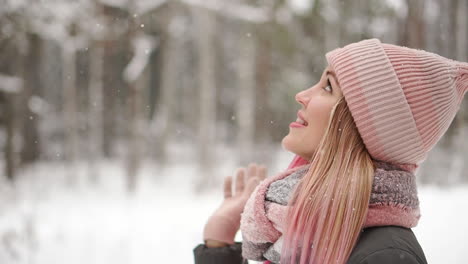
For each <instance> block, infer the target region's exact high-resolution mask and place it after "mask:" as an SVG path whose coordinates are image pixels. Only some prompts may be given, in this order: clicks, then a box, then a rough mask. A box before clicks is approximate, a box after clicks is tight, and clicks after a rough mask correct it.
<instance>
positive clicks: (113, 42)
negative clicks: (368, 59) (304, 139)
mask: <svg viewBox="0 0 468 264" xmlns="http://www.w3.org/2000/svg"><path fill="white" fill-rule="evenodd" d="M466 14H468V0H451V1H436V0H426V1H424V0H406V1H404V0H386V1H378V0H357V1H343V0H328V1H325V0H311V1H307V0H229V1H227V0H223V1H221V0H0V149H1V151H0V155H1V157H0V171H1V172H2V174H1V176H2V177H1V179H0V262H1V263H150V262H153V263H160V262H164V263H192V262H193V256H192V249H193V248H194V247H195V246H196V245H197V244H198V243H201V242H202V228H203V225H204V223H205V221H206V220H207V218H208V217H209V215H210V214H211V213H212V212H213V210H214V209H216V207H217V206H218V205H219V203H220V202H221V199H222V190H221V189H222V179H223V177H224V176H226V175H229V174H232V173H233V172H234V170H235V169H236V168H237V167H238V166H246V165H247V163H249V162H257V163H263V164H265V165H267V167H268V170H269V175H272V174H274V173H277V172H279V171H281V170H282V169H284V168H285V167H286V166H287V164H288V162H289V161H290V160H291V158H292V155H291V154H290V153H287V152H285V151H284V150H282V149H281V146H280V141H281V139H282V137H283V136H285V135H286V134H287V132H288V129H289V128H288V124H289V123H290V122H291V121H293V120H295V118H296V115H295V112H296V111H297V110H298V109H299V105H298V104H297V103H296V102H295V101H294V94H296V93H297V92H298V91H300V90H303V89H306V88H308V87H310V86H311V85H313V84H314V83H315V82H316V81H317V80H318V79H319V76H320V74H321V72H322V70H323V69H324V67H325V66H326V61H325V57H324V54H325V53H326V52H327V51H329V50H332V49H334V48H336V47H339V46H343V45H346V44H348V43H351V42H355V41H359V40H361V39H365V38H372V37H377V38H380V39H381V40H382V41H383V42H388V43H394V44H399V45H405V46H409V47H413V48H421V49H425V50H428V51H432V52H435V53H438V54H440V55H442V56H445V57H448V58H452V59H456V60H460V61H468V48H467V47H468V16H467V15H466ZM467 100H468V99H466V98H465V100H464V101H465V102H464V103H463V104H462V106H461V108H460V112H459V113H458V115H457V117H456V118H455V120H454V121H453V123H452V125H451V126H450V128H449V130H448V131H447V133H446V135H445V136H444V137H443V138H442V139H441V141H440V142H439V143H438V144H437V146H436V147H435V148H434V149H433V150H432V152H431V153H430V155H429V157H428V159H427V160H426V162H425V163H424V164H423V166H422V168H421V169H420V170H419V171H418V175H417V178H418V188H419V189H418V190H419V196H420V202H421V211H422V218H421V220H420V222H419V225H418V226H417V227H416V228H414V229H413V231H414V232H415V234H416V236H417V237H418V239H419V241H420V243H421V246H422V247H423V249H424V251H425V253H426V257H427V259H428V262H429V263H462V261H463V260H464V259H465V258H466V257H464V255H465V254H464V253H465V252H466V250H468V246H467V244H466V243H465V241H466V236H467V235H468V227H467V225H466V223H467V222H468V212H466V210H464V209H465V208H468V166H467V165H466V164H467V162H468V155H467V154H468V143H467V141H468V140H467V137H468V132H467V129H468V126H467V123H468V122H467V119H468V113H467V111H468V103H466V101H467ZM239 240H240V236H239V233H238V241H239Z"/></svg>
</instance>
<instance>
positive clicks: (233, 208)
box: [203, 163, 267, 247]
mask: <svg viewBox="0 0 468 264" xmlns="http://www.w3.org/2000/svg"><path fill="white" fill-rule="evenodd" d="M266 175H267V169H266V167H265V166H262V165H257V164H255V163H251V164H249V166H248V167H247V169H245V168H238V169H237V171H236V177H235V187H234V193H233V188H232V182H233V180H232V177H231V176H227V177H226V178H224V200H223V202H222V204H221V205H220V206H219V208H218V209H217V210H216V211H215V212H214V213H213V214H212V215H211V217H210V218H209V219H208V221H207V223H206V224H205V227H204V230H203V239H204V241H205V243H206V245H207V246H208V247H217V246H225V245H226V244H234V237H235V235H236V233H237V231H238V230H239V227H240V219H241V213H242V211H243V210H244V206H245V203H246V202H247V200H248V199H249V197H250V194H252V192H253V191H254V189H255V187H256V186H257V185H258V183H259V182H260V181H262V180H264V179H265V178H266Z"/></svg>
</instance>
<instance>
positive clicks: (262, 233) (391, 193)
mask: <svg viewBox="0 0 468 264" xmlns="http://www.w3.org/2000/svg"><path fill="white" fill-rule="evenodd" d="M293 163H295V161H293V162H292V163H291V165H290V167H293V168H289V169H288V170H286V171H285V172H283V173H280V174H278V175H276V176H273V177H269V178H266V179H265V180H263V181H262V182H261V183H260V184H259V185H258V186H257V187H256V189H255V190H254V192H253V193H252V195H251V196H250V198H249V199H248V201H247V203H246V205H245V207H244V212H243V213H242V218H241V227H240V228H241V232H242V237H243V242H242V255H243V257H244V258H246V259H250V260H256V261H262V260H266V259H268V260H271V261H273V262H275V263H277V262H278V260H279V254H280V253H281V245H282V233H283V230H284V225H285V217H286V213H287V210H288V206H287V205H282V204H279V203H276V202H271V201H267V200H266V199H265V197H266V195H267V193H268V191H269V187H270V184H272V183H273V182H276V181H281V180H283V179H285V180H287V179H286V178H287V177H288V176H291V177H292V176H293V174H295V173H296V175H295V176H294V177H298V176H303V175H304V174H305V173H306V172H307V170H308V167H309V165H308V164H307V163H305V162H302V161H300V160H296V164H294V165H293ZM374 164H375V165H376V171H375V175H374V182H373V186H372V193H371V197H370V203H369V210H368V214H367V218H366V221H365V224H364V226H363V228H366V227H370V226H385V225H396V226H403V227H407V228H411V227H415V226H416V225H417V223H418V221H419V218H420V216H421V215H420V211H419V200H418V197H417V190H416V180H415V177H414V174H413V173H412V172H409V171H406V170H402V169H400V168H399V167H396V166H394V165H392V164H389V163H385V162H381V161H374ZM295 165H297V166H296V167H295ZM289 179H291V178H289ZM271 191H273V190H271ZM277 191H278V190H276V192H277ZM271 194H272V193H270V196H271Z"/></svg>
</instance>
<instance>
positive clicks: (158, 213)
mask: <svg viewBox="0 0 468 264" xmlns="http://www.w3.org/2000/svg"><path fill="white" fill-rule="evenodd" d="M281 155H282V156H280V157H279V159H278V161H277V162H275V163H274V164H276V166H277V167H275V168H272V170H270V173H269V175H271V174H273V173H276V172H278V171H279V170H280V169H281V168H284V166H286V165H287V163H288V162H289V160H290V158H291V156H290V155H288V154H285V153H282V154H281ZM144 164H145V166H144V168H142V172H141V174H140V176H141V181H140V185H139V188H138V190H137V192H136V193H135V195H133V196H128V195H127V194H126V192H125V188H124V183H125V182H124V170H123V165H124V162H119V161H102V162H100V166H99V167H100V172H101V178H100V182H99V183H98V184H97V185H91V184H89V183H88V182H86V179H87V178H86V177H87V173H86V169H87V166H86V164H78V166H77V167H76V168H70V167H67V166H66V165H65V164H64V163H61V162H55V163H52V162H48V163H40V164H37V165H35V166H33V167H30V168H29V169H27V170H24V171H22V172H21V174H20V178H19V180H18V183H17V184H16V186H15V188H12V187H8V185H6V184H5V183H2V184H0V196H1V198H0V214H1V217H0V263H48V264H49V263H60V264H62V263H67V264H73V263H77V264H78V263H79V264H81V263H114V264H120V263H122V264H124V263H125V264H131V263H184V264H185V263H193V251H192V250H193V248H194V247H195V246H196V245H197V244H199V243H201V242H202V229H203V225H204V223H205V221H206V220H207V218H208V217H209V216H210V214H211V213H212V212H213V211H214V210H215V209H216V207H217V206H218V205H219V204H220V202H221V199H222V190H221V189H222V188H221V185H220V188H217V189H215V190H212V191H210V192H208V193H206V194H204V195H195V194H194V193H193V191H192V179H193V177H194V175H195V173H194V171H196V170H195V166H194V164H192V163H189V162H184V163H180V164H172V165H171V166H170V167H169V168H168V169H165V170H161V169H159V168H158V167H157V166H156V165H154V164H153V163H151V162H148V161H146V162H145V163H144ZM233 164H234V162H233V161H232V160H231V161H227V162H225V163H222V164H220V167H219V179H220V180H221V179H222V177H224V176H225V175H227V173H230V172H232V171H234V169H235V168H234V167H233V166H234V165H233ZM70 170H73V171H74V172H75V174H76V175H77V178H76V187H68V186H67V178H66V177H67V175H69V174H68V172H69V171H70ZM220 184H221V182H220ZM419 197H420V201H421V211H422V218H421V220H420V222H419V225H418V226H417V227H416V228H414V229H413V230H414V232H415V234H416V236H417V238H418V240H419V241H420V244H421V246H422V247H423V249H424V251H425V254H426V256H427V260H428V263H431V264H445V263H451V264H461V263H465V262H466V261H465V260H464V259H465V256H464V255H465V254H464V253H465V252H466V251H467V250H468V246H467V243H466V241H465V238H466V237H467V236H468V227H467V225H466V223H467V222H468V212H467V210H466V208H468V186H457V187H453V188H449V189H440V188H438V187H435V186H419ZM237 238H238V239H237V240H238V241H239V240H240V233H238V234H237Z"/></svg>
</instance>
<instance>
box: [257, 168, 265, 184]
mask: <svg viewBox="0 0 468 264" xmlns="http://www.w3.org/2000/svg"><path fill="white" fill-rule="evenodd" d="M266 176H267V168H266V167H265V166H263V165H262V166H260V167H259V168H258V173H257V177H258V178H259V179H260V181H263V180H264V179H265V178H266Z"/></svg>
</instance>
